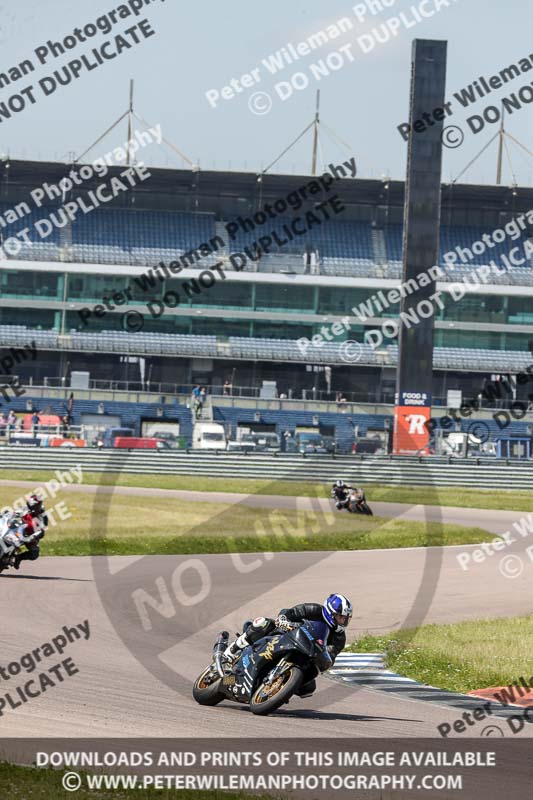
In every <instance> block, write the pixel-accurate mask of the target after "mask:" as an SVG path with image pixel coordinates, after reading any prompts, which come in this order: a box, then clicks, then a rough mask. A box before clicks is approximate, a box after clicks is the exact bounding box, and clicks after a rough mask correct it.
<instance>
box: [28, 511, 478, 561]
mask: <svg viewBox="0 0 533 800" xmlns="http://www.w3.org/2000/svg"><path fill="white" fill-rule="evenodd" d="M286 513H288V512H286ZM285 518H287V517H285ZM374 519H375V521H376V528H375V530H373V529H366V530H365V529H359V530H358V529H357V528H356V526H355V525H354V526H353V529H352V530H351V531H345V532H338V531H333V532H325V533H316V534H313V533H309V534H306V533H305V531H304V532H302V533H294V534H291V533H288V532H286V530H285V532H284V531H283V529H281V528H279V529H277V532H276V533H273V534H272V535H270V536H256V535H254V534H253V533H250V534H249V535H246V534H242V533H233V534H231V535H230V536H220V535H207V534H205V533H204V534H200V533H198V534H197V535H193V536H188V535H186V534H185V535H182V536H179V537H175V536H154V535H150V536H124V537H121V538H113V537H112V536H109V537H94V538H84V539H82V538H77V539H76V538H70V537H67V538H61V539H58V538H56V539H51V538H50V537H48V536H47V538H46V539H45V541H44V542H43V545H42V553H43V555H44V556H87V555H106V554H107V555H122V556H124V555H184V554H185V555H188V554H201V553H263V552H277V553H279V552H290V553H296V552H303V551H329V550H376V549H377V550H381V549H385V550H386V549H391V548H395V547H431V546H432V545H435V546H437V545H452V544H477V543H479V542H484V541H487V539H490V538H491V537H490V534H488V533H487V532H486V531H483V530H481V528H463V527H461V526H459V525H445V526H440V525H437V524H436V523H429V524H428V525H424V524H423V523H421V522H401V521H395V520H392V521H389V520H386V521H385V520H382V521H381V522H383V524H382V525H381V526H380V525H379V523H380V520H379V518H377V517H374ZM292 530H297V528H296V526H293V528H292Z"/></svg>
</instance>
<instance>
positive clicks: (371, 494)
mask: <svg viewBox="0 0 533 800" xmlns="http://www.w3.org/2000/svg"><path fill="white" fill-rule="evenodd" d="M0 455H1V451H0ZM353 469H356V465H355V464H354V468H353ZM353 469H352V470H350V469H346V467H344V473H343V474H341V472H342V470H340V472H339V475H340V477H344V478H345V479H349V480H354V481H355V478H353ZM54 477H55V475H54V473H53V472H52V471H46V470H38V469H33V470H0V479H5V480H27V481H33V482H35V485H36V486H38V485H39V484H41V483H42V482H43V481H46V480H50V478H54ZM83 482H84V483H88V484H100V483H103V484H104V485H113V486H114V485H117V486H142V487H154V488H158V489H194V490H196V491H201V492H221V491H224V492H238V493H242V494H257V495H262V494H267V495H272V494H273V495H283V496H287V497H295V496H296V497H316V496H322V497H329V490H330V487H329V485H324V484H317V483H313V482H302V481H291V480H276V481H265V480H246V479H245V480H241V479H237V478H231V477H229V478H209V477H202V476H195V477H194V485H192V481H191V477H190V476H186V475H131V474H125V473H121V474H118V475H116V474H114V473H106V474H103V475H102V474H100V473H97V472H85V473H84V476H83ZM364 486H365V491H366V493H367V495H368V498H369V501H370V502H371V503H372V502H379V501H382V502H388V503H408V504H411V505H418V504H424V505H442V506H459V507H461V508H485V509H500V510H502V511H531V510H532V509H533V495H532V494H531V492H529V491H507V490H498V491H497V492H494V491H491V490H482V489H466V488H461V487H455V486H454V487H438V486H386V485H381V484H365V485H364Z"/></svg>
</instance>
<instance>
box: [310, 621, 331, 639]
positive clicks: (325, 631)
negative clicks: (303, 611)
mask: <svg viewBox="0 0 533 800" xmlns="http://www.w3.org/2000/svg"><path fill="white" fill-rule="evenodd" d="M304 624H305V626H306V627H307V628H308V629H309V631H310V632H311V633H312V634H313V636H314V638H315V639H316V640H317V641H321V642H322V644H324V645H326V644H327V643H328V636H329V633H330V628H329V625H327V624H326V623H325V622H324V620H322V619H321V620H307V619H306V620H305V623H304Z"/></svg>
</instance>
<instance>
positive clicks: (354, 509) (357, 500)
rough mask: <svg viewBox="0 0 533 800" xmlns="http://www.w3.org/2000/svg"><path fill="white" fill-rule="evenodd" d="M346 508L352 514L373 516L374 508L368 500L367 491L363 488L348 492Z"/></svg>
mask: <svg viewBox="0 0 533 800" xmlns="http://www.w3.org/2000/svg"><path fill="white" fill-rule="evenodd" d="M346 508H347V509H348V511H349V512H350V513H351V514H366V515H367V516H369V517H372V516H373V512H372V509H371V508H370V506H369V505H368V503H367V502H366V497H365V493H364V492H363V490H362V489H352V490H351V491H350V492H348V498H347V500H346Z"/></svg>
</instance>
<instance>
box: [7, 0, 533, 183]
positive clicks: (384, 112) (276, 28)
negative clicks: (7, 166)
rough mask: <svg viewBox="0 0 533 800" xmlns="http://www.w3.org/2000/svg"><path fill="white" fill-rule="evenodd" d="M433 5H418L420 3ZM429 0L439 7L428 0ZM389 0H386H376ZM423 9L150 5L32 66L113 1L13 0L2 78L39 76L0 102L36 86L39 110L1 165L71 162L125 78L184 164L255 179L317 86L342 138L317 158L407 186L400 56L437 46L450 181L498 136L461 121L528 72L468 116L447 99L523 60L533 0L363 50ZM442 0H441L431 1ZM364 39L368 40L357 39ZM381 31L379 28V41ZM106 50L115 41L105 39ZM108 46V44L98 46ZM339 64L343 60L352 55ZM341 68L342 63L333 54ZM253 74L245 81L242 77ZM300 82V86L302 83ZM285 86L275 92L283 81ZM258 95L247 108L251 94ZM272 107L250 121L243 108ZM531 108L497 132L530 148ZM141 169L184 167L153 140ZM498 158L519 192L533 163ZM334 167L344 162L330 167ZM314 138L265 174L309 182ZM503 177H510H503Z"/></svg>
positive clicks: (405, 72)
mask: <svg viewBox="0 0 533 800" xmlns="http://www.w3.org/2000/svg"><path fill="white" fill-rule="evenodd" d="M435 1H436V0H426V6H424V8H425V9H429V8H433V7H434V4H435ZM438 1H439V0H437V2H438ZM387 2H389V3H390V2H392V0H387ZM420 2H421V0H412V1H411V0H396V2H395V3H394V4H393V5H392V6H390V7H388V8H384V9H383V11H382V12H381V13H379V14H376V15H375V16H372V15H368V16H367V20H368V21H366V22H364V21H363V22H362V21H360V19H358V18H357V16H356V14H355V12H354V10H353V7H354V5H355V3H350V2H345V1H344V0H327V2H326V0H290V2H289V0H269V2H268V3H250V2H249V0H248V2H244V0H231V2H225V3H221V2H218V0H203V1H202V0H199V1H197V2H196V3H184V2H180V1H179V0H166V2H162V0H153V3H152V5H150V6H148V7H147V8H146V9H145V11H144V12H143V13H142V14H141V15H140V16H139V17H137V18H134V17H132V18H129V19H123V20H120V21H119V22H118V24H117V25H115V26H114V28H113V31H112V32H111V33H110V34H108V35H104V34H99V35H98V36H96V37H94V38H93V39H91V40H89V41H88V42H86V43H84V44H82V43H80V44H78V45H77V47H76V48H75V49H74V50H72V51H70V52H68V53H67V54H66V55H65V56H62V57H59V58H56V59H54V58H50V60H49V61H48V63H46V64H44V65H41V64H39V62H38V59H37V58H36V56H35V50H36V48H38V47H39V46H41V45H44V44H45V43H46V41H47V40H48V39H51V40H56V41H57V40H63V39H64V37H65V36H67V35H68V34H71V33H72V31H73V29H74V28H76V27H80V28H83V26H84V25H86V24H87V23H91V22H93V23H94V22H95V20H96V19H97V18H98V17H99V15H102V14H105V13H106V12H109V11H111V10H113V9H116V8H118V7H119V6H120V2H113V0H107V2H106V1H104V0H92V2H91V3H75V2H72V0H46V3H43V2H42V0H17V3H14V2H13V0H12V1H11V3H9V5H8V3H4V4H3V5H2V6H0V43H1V45H2V48H1V58H0V72H4V73H5V72H7V71H8V70H9V69H10V68H11V67H14V66H16V65H17V64H19V63H20V62H21V61H23V60H24V59H27V58H30V59H31V60H32V62H33V63H34V64H35V66H36V69H35V71H34V72H33V73H32V74H30V75H28V76H27V77H22V78H21V79H20V80H18V81H16V82H13V83H12V84H11V85H10V86H6V87H4V88H3V89H1V90H0V103H2V102H7V101H8V100H9V98H10V97H11V95H12V94H16V93H18V92H19V91H20V90H21V89H23V88H24V87H26V86H28V85H30V84H31V85H33V86H34V87H36V88H35V97H36V98H37V102H36V103H35V104H34V105H31V104H29V103H28V106H27V108H26V109H25V110H24V111H22V112H20V113H19V114H14V115H13V117H12V119H10V120H3V121H2V122H1V123H0V151H2V152H4V153H6V152H8V153H9V154H10V155H11V156H12V157H17V158H28V159H30V158H37V159H42V160H45V159H56V160H59V159H61V160H63V159H65V157H67V154H68V153H69V152H75V153H76V154H79V153H81V152H82V151H83V150H85V148H86V147H87V146H88V145H89V144H90V143H91V141H93V140H95V139H96V138H97V137H98V136H99V135H100V134H101V133H102V132H103V131H104V130H105V129H106V128H107V127H108V126H109V125H110V124H111V123H112V122H113V120H114V119H116V118H117V117H118V116H119V115H120V114H121V113H122V112H123V111H124V110H125V109H126V106H127V95H128V82H129V79H130V77H131V78H134V79H135V87H136V94H135V105H136V109H137V111H138V113H139V114H140V115H141V116H142V117H143V118H144V119H146V120H148V121H149V122H151V123H153V124H158V123H160V124H161V126H162V129H163V133H164V135H165V136H166V138H167V139H169V140H171V141H172V142H173V143H174V144H175V145H176V147H178V148H179V150H181V151H182V152H183V153H185V154H186V155H187V156H188V157H189V158H190V159H191V160H192V161H194V162H199V164H200V166H201V167H202V168H203V169H212V168H213V167H216V168H219V169H227V168H231V169H246V170H254V171H255V170H258V169H259V168H261V166H266V165H267V164H269V163H270V162H271V161H273V160H274V159H275V158H276V157H277V156H278V155H279V154H280V153H281V152H282V151H283V149H284V148H285V147H286V146H287V145H288V144H289V143H290V142H291V141H292V140H293V139H295V138H296V137H297V135H298V134H299V133H300V132H301V131H302V130H303V129H304V127H305V126H306V125H307V124H308V123H309V122H310V121H311V120H312V118H313V114H314V105H315V92H316V89H317V88H320V89H321V116H322V120H323V122H324V123H325V124H326V125H327V126H328V128H329V129H332V130H333V131H335V133H336V134H337V136H338V137H340V139H341V140H343V142H344V143H345V144H346V145H347V147H346V148H344V147H342V146H340V145H338V144H337V143H336V141H335V139H334V138H330V134H329V132H327V131H326V130H325V129H323V133H322V137H321V158H320V161H319V166H321V162H322V157H323V161H324V162H325V163H328V162H330V161H338V160H339V159H340V157H341V156H345V155H348V154H349V155H352V154H353V155H354V156H355V157H356V159H357V163H358V169H359V176H360V177H381V176H382V175H385V174H389V175H391V176H392V177H393V178H403V177H404V174H405V162H406V144H405V142H404V141H403V140H402V138H401V136H400V134H399V133H398V131H397V129H396V126H397V125H398V124H400V123H402V122H404V121H405V120H406V119H407V113H408V89H409V75H410V51H411V41H412V40H413V38H415V37H418V38H432V39H445V40H447V41H448V73H447V92H446V95H447V98H448V99H452V108H453V111H454V113H453V118H452V119H451V120H450V121H449V124H452V123H453V124H454V125H458V126H460V127H461V129H462V130H463V132H464V134H465V140H464V142H463V144H462V145H461V146H460V147H458V148H456V149H446V150H445V153H444V166H443V179H444V180H449V179H454V178H456V177H457V176H458V174H459V173H460V172H461V171H462V170H463V168H464V167H465V166H466V165H467V164H468V162H469V161H470V160H471V159H473V158H474V156H475V155H476V153H477V152H478V151H480V150H481V149H482V147H483V146H484V145H486V144H487V142H488V141H489V139H490V138H491V136H493V135H494V134H495V133H496V131H497V127H498V126H497V124H487V125H486V126H485V129H484V130H483V131H481V132H480V133H478V134H477V135H474V134H473V133H472V131H471V130H470V128H469V126H468V124H467V123H466V119H467V117H469V116H471V115H472V114H481V113H482V112H483V110H484V108H485V107H486V106H490V105H496V106H498V104H499V99H500V98H502V97H505V96H509V95H511V94H512V93H513V92H517V91H518V90H519V89H521V88H522V87H523V86H526V85H529V86H531V82H532V81H533V69H532V71H531V72H527V73H524V74H523V75H520V76H519V77H518V78H516V79H515V80H514V81H512V82H511V83H508V84H507V85H506V86H504V87H503V88H502V89H500V90H495V91H493V92H492V93H491V94H490V95H489V96H488V97H486V98H484V99H478V100H477V102H476V103H475V106H473V107H472V108H471V109H463V108H461V107H460V105H459V104H458V102H457V101H455V100H453V93H454V92H455V91H458V90H459V89H461V88H463V87H465V86H467V85H468V84H470V83H471V82H472V81H473V80H475V79H477V78H479V77H480V76H484V77H485V78H486V79H487V80H488V79H489V78H490V76H492V75H495V74H497V73H498V72H499V71H500V70H501V69H503V68H504V67H507V66H509V65H510V64H512V63H517V62H519V61H520V59H524V58H527V57H529V56H531V64H532V66H533V43H532V40H531V23H532V21H533V19H532V18H533V11H532V6H531V0H507V2H506V3H505V4H504V3H488V2H487V0H457V2H452V0H449V3H450V6H449V8H446V7H443V8H442V9H441V10H440V11H439V12H438V13H436V14H434V16H433V17H431V18H429V19H423V20H422V21H421V22H420V23H418V24H415V25H413V27H410V28H409V29H408V30H407V29H405V27H404V26H403V24H401V23H400V28H399V31H398V35H397V36H396V37H391V38H390V40H389V41H387V42H385V43H376V44H375V45H374V47H373V49H372V50H371V52H368V53H364V52H363V44H364V47H365V49H369V48H370V42H371V38H370V37H372V29H373V28H374V27H376V26H377V27H378V28H379V27H380V26H381V24H383V23H384V22H385V21H386V20H388V19H390V18H391V17H394V16H398V15H399V12H400V11H403V12H404V14H405V19H406V20H409V21H410V22H409V24H411V22H412V21H413V20H414V19H415V17H414V16H413V12H412V11H410V8H411V7H412V6H415V7H416V6H418V5H419V4H420ZM441 2H442V0H441ZM343 17H347V18H349V19H350V21H351V23H352V28H351V30H349V31H347V32H346V33H345V34H344V35H343V36H341V37H339V38H337V39H335V40H334V41H329V42H328V43H327V44H325V45H324V46H323V47H321V48H319V49H315V50H313V51H312V52H311V53H310V54H309V55H307V56H305V55H302V57H301V58H300V60H299V61H298V62H296V63H294V64H293V65H286V66H285V68H284V69H282V70H281V71H280V72H279V73H277V74H276V75H271V74H270V73H269V71H268V69H267V68H266V67H265V65H264V64H263V63H262V60H263V59H268V57H269V56H270V55H271V54H273V53H275V52H276V51H277V50H279V49H280V48H281V47H284V46H286V45H287V44H288V43H289V42H290V43H292V44H293V45H294V46H295V47H296V46H297V45H298V44H299V43H300V42H305V41H307V40H308V38H309V37H310V36H312V35H314V34H316V33H318V32H319V31H321V30H324V29H326V28H327V27H328V26H329V25H332V24H334V23H335V22H337V21H338V20H339V19H341V18H343ZM143 18H147V19H148V20H149V22H150V26H151V27H152V28H153V29H154V31H155V32H156V33H155V35H154V36H151V37H150V38H148V39H146V40H144V39H143V41H142V43H141V44H138V45H135V46H133V47H131V49H129V50H127V51H125V52H123V53H122V54H121V55H120V57H117V58H115V59H114V60H109V61H105V62H104V64H103V65H102V66H100V67H98V68H97V69H94V70H93V71H91V72H87V71H86V70H83V71H82V73H81V76H80V78H79V79H78V80H76V81H73V82H72V83H71V84H70V85H68V86H60V87H59V88H58V90H57V91H56V92H55V93H54V94H53V95H51V96H49V97H46V96H44V94H43V92H42V90H41V89H39V87H38V82H39V81H40V80H41V79H42V78H43V77H45V76H51V75H53V72H54V70H55V69H58V68H60V67H62V66H63V65H64V64H65V63H68V61H70V60H72V59H74V58H77V57H79V56H80V55H81V54H83V53H87V54H90V51H91V49H92V47H94V46H97V45H101V44H102V43H103V42H104V41H105V40H106V39H112V40H113V39H114V36H115V34H118V33H122V32H123V31H124V30H125V29H126V28H129V27H130V26H131V25H133V24H135V22H138V21H139V20H142V19H143ZM363 34H366V37H367V38H366V39H364V40H362V41H363V44H362V43H361V41H358V39H359V37H361V36H362V35H363ZM380 35H381V37H382V38H383V33H381V34H380ZM346 45H349V47H345V49H344V51H343V53H342V62H343V65H342V66H341V67H340V68H339V69H338V70H337V71H332V72H331V74H330V75H329V76H328V77H323V78H322V79H321V80H320V82H317V80H316V79H315V77H314V76H313V75H312V72H311V65H312V64H315V63H317V62H319V61H320V59H325V58H326V57H327V56H328V54H330V53H333V52H334V51H337V52H338V51H339V47H344V46H346ZM111 47H112V48H114V44H112V45H111ZM108 52H109V51H108ZM350 56H351V57H352V58H353V61H350ZM331 58H332V59H333V60H332V63H333V64H334V65H338V64H339V63H340V61H341V56H332V57H331ZM253 69H256V70H258V71H257V72H256V76H258V77H259V80H258V81H254V85H253V86H251V87H249V88H244V89H243V91H242V92H241V93H240V94H238V95H236V96H235V97H234V98H232V99H227V100H222V99H221V100H220V101H219V102H218V105H217V107H216V108H212V107H211V106H210V105H209V103H208V101H207V99H206V92H207V91H209V90H215V89H216V90H218V91H220V92H221V91H222V88H223V86H224V85H226V84H229V82H230V80H231V79H232V78H239V79H240V78H241V76H242V75H243V74H245V73H251V71H252V70H253ZM295 72H302V73H304V75H305V76H306V77H307V78H308V79H309V85H308V87H307V88H305V89H303V90H298V91H297V90H295V91H294V92H293V94H292V96H291V97H289V98H287V99H285V100H282V99H281V98H280V96H279V94H278V92H280V91H282V89H281V88H279V87H278V89H276V84H278V83H280V82H281V81H285V82H288V81H290V79H291V76H292V75H293V74H294V73H295ZM250 80H253V77H252V78H251V79H250ZM300 80H303V79H302V78H301V77H300ZM282 88H285V90H286V89H287V87H286V85H285V86H284V87H282ZM258 91H261V92H264V93H266V94H262V95H259V96H258V97H256V98H255V99H254V100H253V101H251V100H250V98H251V97H252V95H253V94H254V93H255V92H258ZM266 95H268V96H269V97H270V101H271V103H272V107H271V109H270V111H269V112H268V113H263V114H254V113H252V112H251V110H250V104H251V103H252V104H253V103H254V102H255V103H256V104H257V109H258V110H260V111H262V110H264V109H265V108H266V107H267V104H269V100H268V98H267V97H266ZM532 115H533V103H531V104H530V105H527V103H526V104H524V106H523V108H521V109H520V110H519V111H516V112H515V113H514V114H513V115H512V116H509V117H508V118H507V122H506V128H507V130H508V132H509V133H510V134H512V135H513V136H514V137H515V138H516V139H518V140H519V141H520V142H521V143H522V144H523V145H524V146H525V147H526V148H529V149H530V150H532V151H533V137H532V136H531V131H532V130H533V126H532ZM125 138H126V126H125V124H123V125H122V126H121V127H120V129H118V130H116V131H115V132H114V134H113V135H112V136H111V137H109V138H108V139H107V140H106V141H105V142H104V144H103V145H100V146H99V147H98V148H97V149H96V150H95V151H94V152H93V153H92V155H94V157H96V156H97V155H100V154H101V153H102V152H106V151H107V150H108V149H110V148H111V147H112V146H113V145H118V144H120V143H121V142H123V141H124V140H125ZM496 153H497V144H496V142H494V143H493V144H492V145H491V146H490V147H489V148H488V150H487V151H486V152H485V153H484V154H483V155H482V156H481V157H480V159H479V160H478V161H477V162H476V163H475V164H474V165H473V166H472V167H471V168H470V169H469V170H468V172H467V173H466V175H465V177H464V178H463V180H464V181H466V182H470V183H477V182H481V183H495V175H496ZM144 156H145V160H146V162H147V163H149V164H153V165H158V166H183V165H184V163H183V162H182V161H181V160H180V159H179V158H178V157H177V156H176V155H175V154H174V153H172V151H170V150H168V149H159V148H157V147H156V146H155V145H154V146H153V147H151V148H150V149H148V148H147V149H146V150H145V151H144ZM508 156H509V159H510V161H509V160H508V158H507V154H506V159H505V167H504V182H505V183H506V184H511V183H513V182H514V179H516V182H517V183H518V184H519V185H524V186H530V185H531V184H532V183H533V158H531V157H530V156H528V155H527V154H526V152H525V151H524V150H521V149H520V148H519V147H518V146H517V145H514V144H513V145H512V144H509V147H508ZM341 160H342V159H341ZM310 161H311V137H310V135H309V134H307V136H306V137H304V138H303V139H302V140H301V142H299V143H298V144H297V145H296V147H295V148H294V149H293V150H292V151H290V152H289V153H288V154H287V155H286V156H285V157H284V158H283V159H282V160H281V161H280V162H279V163H278V164H277V165H276V167H275V170H274V171H279V172H289V173H293V172H297V173H300V174H306V173H308V172H309V170H310ZM513 175H514V178H513Z"/></svg>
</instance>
